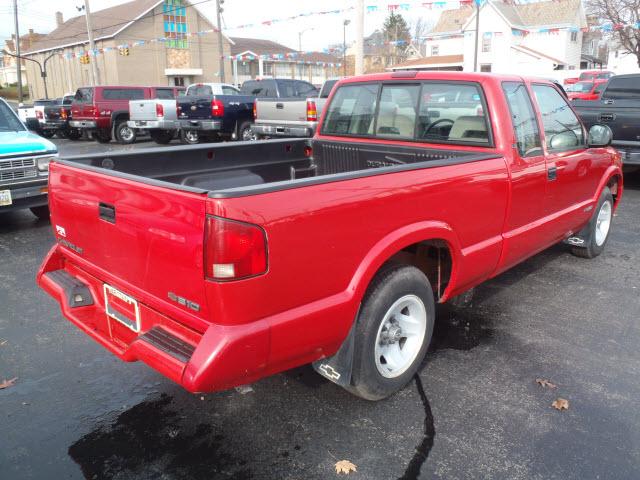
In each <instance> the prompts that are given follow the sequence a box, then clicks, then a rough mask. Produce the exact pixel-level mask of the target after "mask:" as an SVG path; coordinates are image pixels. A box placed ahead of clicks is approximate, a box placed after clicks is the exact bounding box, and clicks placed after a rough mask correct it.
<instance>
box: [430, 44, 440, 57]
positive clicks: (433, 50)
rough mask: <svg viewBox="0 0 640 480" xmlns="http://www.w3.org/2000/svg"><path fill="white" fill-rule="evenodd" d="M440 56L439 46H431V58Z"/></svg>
mask: <svg viewBox="0 0 640 480" xmlns="http://www.w3.org/2000/svg"><path fill="white" fill-rule="evenodd" d="M438 55H440V46H439V45H431V56H432V57H437V56H438Z"/></svg>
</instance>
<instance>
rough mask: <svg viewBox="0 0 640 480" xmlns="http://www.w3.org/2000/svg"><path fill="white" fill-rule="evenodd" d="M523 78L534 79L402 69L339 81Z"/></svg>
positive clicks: (516, 78) (498, 79)
mask: <svg viewBox="0 0 640 480" xmlns="http://www.w3.org/2000/svg"><path fill="white" fill-rule="evenodd" d="M523 79H527V80H534V78H533V77H522V76H519V75H506V74H496V73H476V72H447V71H430V72H427V71H415V70H402V71H399V72H393V73H392V72H385V73H372V74H369V75H357V76H354V77H349V78H346V79H343V80H342V81H341V83H354V82H380V81H385V80H389V81H394V82H401V81H408V82H411V81H416V80H443V81H454V82H455V81H458V82H482V81H487V80H490V81H491V80H494V81H522V80H523ZM535 80H536V81H541V80H542V81H548V82H549V83H551V81H550V80H547V79H541V78H535Z"/></svg>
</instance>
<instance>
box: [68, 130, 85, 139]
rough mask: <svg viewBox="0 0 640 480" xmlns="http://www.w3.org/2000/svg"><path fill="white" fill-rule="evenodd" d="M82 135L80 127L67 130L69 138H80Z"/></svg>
mask: <svg viewBox="0 0 640 480" xmlns="http://www.w3.org/2000/svg"><path fill="white" fill-rule="evenodd" d="M80 137H82V130H80V129H78V128H70V129H69V130H67V138H68V139H69V140H79V139H80Z"/></svg>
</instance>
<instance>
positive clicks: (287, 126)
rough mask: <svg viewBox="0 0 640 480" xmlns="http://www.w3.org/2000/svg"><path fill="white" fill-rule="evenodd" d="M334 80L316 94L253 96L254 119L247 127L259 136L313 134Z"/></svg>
mask: <svg viewBox="0 0 640 480" xmlns="http://www.w3.org/2000/svg"><path fill="white" fill-rule="evenodd" d="M337 82H338V80H337V79H335V80H327V81H326V82H324V85H322V88H321V89H320V93H319V94H318V96H317V97H312V98H306V99H300V98H277V99H274V98H271V99H267V98H265V99H262V98H256V103H255V121H254V124H253V127H251V130H252V131H253V133H254V135H256V136H257V137H258V138H261V137H313V135H314V134H315V132H316V127H317V126H318V120H319V119H320V114H321V113H322V109H323V107H324V105H325V103H326V102H327V99H328V98H329V94H330V93H331V89H332V88H333V86H334V85H335V84H336V83H337Z"/></svg>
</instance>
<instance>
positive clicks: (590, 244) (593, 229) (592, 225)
mask: <svg viewBox="0 0 640 480" xmlns="http://www.w3.org/2000/svg"><path fill="white" fill-rule="evenodd" d="M607 205H608V206H607ZM607 208H608V209H609V212H610V217H609V226H608V230H607V232H606V236H605V237H604V240H602V238H600V242H598V235H597V231H598V229H599V223H600V222H599V221H598V217H599V216H600V212H602V211H603V209H607ZM612 221H613V195H611V190H609V187H605V188H604V190H602V193H601V194H600V198H599V199H598V203H597V204H596V208H595V209H594V210H593V215H592V216H591V220H589V223H588V224H587V226H586V227H585V228H583V229H582V231H581V232H580V234H579V235H578V236H579V237H580V238H583V239H584V241H585V243H584V245H581V246H572V247H571V253H573V254H574V255H575V256H576V257H582V258H595V257H597V256H598V255H600V254H601V253H602V251H603V250H604V247H605V245H606V244H607V240H609V235H610V233H611V222H612Z"/></svg>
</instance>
